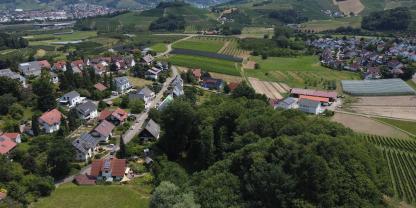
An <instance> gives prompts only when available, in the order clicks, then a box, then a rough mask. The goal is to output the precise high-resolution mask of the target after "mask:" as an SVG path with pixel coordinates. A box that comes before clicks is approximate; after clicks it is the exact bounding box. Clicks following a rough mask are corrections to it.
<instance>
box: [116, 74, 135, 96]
mask: <svg viewBox="0 0 416 208" xmlns="http://www.w3.org/2000/svg"><path fill="white" fill-rule="evenodd" d="M113 81H114V84H115V86H116V90H117V92H119V93H125V92H126V91H127V90H129V89H130V88H131V87H132V86H131V84H130V82H129V79H128V77H116V78H114V80H113Z"/></svg>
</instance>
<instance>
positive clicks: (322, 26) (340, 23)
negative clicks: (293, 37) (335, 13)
mask: <svg viewBox="0 0 416 208" xmlns="http://www.w3.org/2000/svg"><path fill="white" fill-rule="evenodd" d="M361 19H362V17H360V16H357V17H346V18H339V19H329V20H312V21H309V22H306V23H303V24H302V25H301V27H302V28H301V29H302V30H304V31H306V30H313V31H315V32H321V31H325V30H334V29H337V28H339V27H348V26H350V27H353V28H360V27H361Z"/></svg>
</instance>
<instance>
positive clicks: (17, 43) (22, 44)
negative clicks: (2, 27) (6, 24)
mask: <svg viewBox="0 0 416 208" xmlns="http://www.w3.org/2000/svg"><path fill="white" fill-rule="evenodd" d="M28 45H29V43H28V41H27V40H26V39H24V38H22V37H20V36H16V35H12V34H7V33H0V50H4V49H9V48H26V47H27V46H28Z"/></svg>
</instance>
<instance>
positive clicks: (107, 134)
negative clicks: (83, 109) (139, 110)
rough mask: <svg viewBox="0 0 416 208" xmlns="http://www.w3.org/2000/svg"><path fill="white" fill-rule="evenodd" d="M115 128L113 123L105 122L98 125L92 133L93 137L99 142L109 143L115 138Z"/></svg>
mask: <svg viewBox="0 0 416 208" xmlns="http://www.w3.org/2000/svg"><path fill="white" fill-rule="evenodd" d="M114 128H115V126H114V124H112V123H111V122H109V121H107V120H104V121H102V122H101V123H100V124H98V125H97V126H96V127H95V128H94V129H93V130H92V131H91V133H90V134H91V135H92V136H93V137H94V138H96V140H97V141H98V142H108V141H109V140H110V138H111V137H112V136H113V134H112V132H113V130H114Z"/></svg>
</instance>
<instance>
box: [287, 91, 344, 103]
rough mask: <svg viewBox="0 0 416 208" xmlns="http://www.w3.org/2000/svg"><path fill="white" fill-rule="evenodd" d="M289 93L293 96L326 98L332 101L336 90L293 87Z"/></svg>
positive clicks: (335, 95)
mask: <svg viewBox="0 0 416 208" xmlns="http://www.w3.org/2000/svg"><path fill="white" fill-rule="evenodd" d="M290 94H291V95H292V96H293V97H297V98H300V96H312V97H318V98H327V99H328V102H333V101H335V100H336V99H337V92H335V91H319V90H312V89H301V88H293V89H291V90H290ZM325 100H326V99H325Z"/></svg>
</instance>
